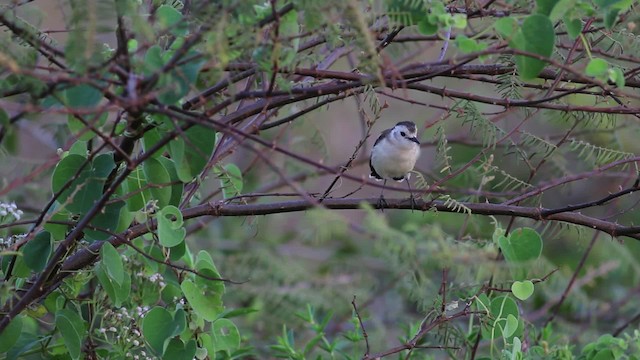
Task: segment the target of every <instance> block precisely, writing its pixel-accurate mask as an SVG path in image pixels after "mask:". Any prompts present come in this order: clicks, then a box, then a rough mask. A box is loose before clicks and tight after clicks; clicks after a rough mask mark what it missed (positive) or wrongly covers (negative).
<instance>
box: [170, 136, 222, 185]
mask: <svg viewBox="0 0 640 360" xmlns="http://www.w3.org/2000/svg"><path fill="white" fill-rule="evenodd" d="M215 138H216V132H215V131H214V130H213V129H210V128H208V127H204V126H193V127H191V128H189V129H188V130H186V131H185V132H184V133H183V137H182V138H181V139H179V140H181V141H178V140H174V141H172V142H170V143H169V148H170V151H171V157H172V158H173V159H174V161H175V162H176V167H177V169H176V170H177V172H178V177H179V178H180V180H181V181H182V182H184V183H188V182H191V181H193V179H195V178H196V176H198V175H199V174H200V172H201V171H202V170H203V169H204V167H205V166H206V164H207V162H208V161H209V157H211V154H212V153H213V148H214V146H215Z"/></svg>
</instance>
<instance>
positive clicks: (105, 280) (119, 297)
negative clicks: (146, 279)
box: [94, 263, 131, 307]
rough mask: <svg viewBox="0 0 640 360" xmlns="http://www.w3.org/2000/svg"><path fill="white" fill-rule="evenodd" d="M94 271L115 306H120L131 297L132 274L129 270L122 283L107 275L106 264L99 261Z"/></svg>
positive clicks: (125, 273)
mask: <svg viewBox="0 0 640 360" xmlns="http://www.w3.org/2000/svg"><path fill="white" fill-rule="evenodd" d="M94 271H95V273H96V276H97V277H98V281H99V282H100V285H101V286H102V288H103V289H104V291H105V292H106V293H107V295H108V296H109V299H111V301H112V302H113V305H114V306H115V307H120V306H121V304H122V303H123V302H124V301H126V300H127V299H129V294H130V292H131V276H130V275H129V273H128V272H126V271H125V272H124V277H123V281H122V284H121V285H118V284H117V283H116V282H114V281H113V280H111V278H110V277H109V275H107V270H106V269H105V266H104V264H102V263H98V264H97V265H96V266H95V267H94Z"/></svg>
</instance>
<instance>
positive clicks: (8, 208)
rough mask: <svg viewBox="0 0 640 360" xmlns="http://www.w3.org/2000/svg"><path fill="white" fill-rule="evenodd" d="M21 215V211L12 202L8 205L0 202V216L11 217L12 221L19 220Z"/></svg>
mask: <svg viewBox="0 0 640 360" xmlns="http://www.w3.org/2000/svg"><path fill="white" fill-rule="evenodd" d="M22 214H23V212H22V210H20V209H18V206H16V203H14V202H12V203H11V204H9V203H5V202H1V201H0V216H2V217H5V216H7V215H11V216H12V217H13V218H14V219H16V220H20V218H21V217H22ZM3 220H4V219H3Z"/></svg>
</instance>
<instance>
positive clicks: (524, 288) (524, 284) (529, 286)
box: [511, 280, 533, 300]
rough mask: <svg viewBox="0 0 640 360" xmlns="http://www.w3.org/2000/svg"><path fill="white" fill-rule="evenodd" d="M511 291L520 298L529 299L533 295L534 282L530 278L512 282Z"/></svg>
mask: <svg viewBox="0 0 640 360" xmlns="http://www.w3.org/2000/svg"><path fill="white" fill-rule="evenodd" d="M511 292H512V293H513V295H514V296H515V297H517V298H518V299H520V300H527V299H528V298H529V297H530V296H531V295H533V283H532V282H531V281H529V280H525V281H515V282H514V283H513V284H511Z"/></svg>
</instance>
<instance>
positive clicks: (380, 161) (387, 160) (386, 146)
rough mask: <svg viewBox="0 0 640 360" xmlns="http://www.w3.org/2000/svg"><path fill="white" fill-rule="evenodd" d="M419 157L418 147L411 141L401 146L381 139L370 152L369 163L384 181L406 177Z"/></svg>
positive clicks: (404, 142)
mask: <svg viewBox="0 0 640 360" xmlns="http://www.w3.org/2000/svg"><path fill="white" fill-rule="evenodd" d="M419 155H420V146H418V144H416V143H414V142H411V141H408V140H407V141H403V142H402V143H401V144H397V143H392V142H391V141H389V140H388V139H383V140H382V141H380V142H379V143H378V144H376V146H374V147H373V149H372V152H371V163H372V165H373V167H374V169H375V170H376V172H377V173H378V175H380V176H382V177H383V178H386V179H391V178H399V177H403V176H406V175H407V173H409V172H410V171H411V170H413V167H414V166H415V165H416V160H418V156H419Z"/></svg>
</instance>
